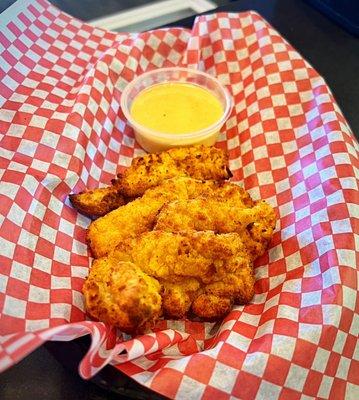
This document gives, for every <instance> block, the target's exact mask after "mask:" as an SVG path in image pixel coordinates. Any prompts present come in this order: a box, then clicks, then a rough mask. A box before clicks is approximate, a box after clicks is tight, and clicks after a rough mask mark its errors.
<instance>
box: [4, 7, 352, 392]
mask: <svg viewBox="0 0 359 400" xmlns="http://www.w3.org/2000/svg"><path fill="white" fill-rule="evenodd" d="M9 16H11V22H10V21H9ZM0 53H1V56H0V57H1V61H0V131H1V149H0V152H1V153H0V163H1V164H0V168H1V170H0V176H1V184H0V196H1V199H0V209H1V230H0V261H1V263H0V311H1V318H0V333H1V334H2V336H1V345H0V346H1V347H0V365H1V368H2V369H5V368H7V367H10V366H11V365H13V364H14V363H16V362H18V361H19V360H21V359H22V358H23V357H24V356H25V355H26V354H28V353H29V352H31V351H32V350H34V349H35V348H36V347H37V346H39V345H40V344H41V343H43V342H44V341H45V340H71V339H73V338H76V337H79V336H82V335H85V334H91V335H92V346H91V348H90V350H89V352H88V353H87V355H86V356H85V357H84V359H83V360H82V363H81V365H80V373H81V375H82V376H83V377H85V378H89V377H91V376H93V375H94V374H96V372H97V371H98V370H100V369H101V368H102V367H103V366H104V365H106V364H107V363H111V364H113V365H116V368H118V369H119V370H121V371H123V372H125V373H126V374H128V375H129V376H131V377H132V378H134V379H135V380H137V381H138V382H140V383H142V384H143V385H145V386H147V387H149V388H151V389H153V390H155V391H157V392H159V393H162V394H163V395H165V396H168V397H170V398H177V399H189V398H191V399H214V398H215V399H235V398H241V399H253V398H255V397H256V398H258V399H262V398H271V399H311V398H331V399H340V398H344V397H346V398H347V399H357V398H359V395H358V391H359V344H358V333H359V317H358V309H359V300H358V297H357V292H358V270H357V265H359V257H358V243H359V242H358V236H357V235H358V233H359V226H358V216H359V208H358V203H359V198H358V180H357V177H356V175H355V173H356V171H357V168H358V164H359V162H358V152H357V151H358V147H357V143H356V142H355V140H354V139H353V136H352V134H351V132H350V129H349V128H348V125H347V123H346V121H345V119H344V117H343V115H342V114H341V111H340V110H339V108H338V106H337V105H336V103H335V100H334V99H333V96H332V94H331V92H330V90H329V89H328V87H327V85H326V83H325V81H324V80H323V78H321V77H320V76H319V75H318V73H317V72H316V71H315V70H314V69H313V68H312V67H311V66H310V65H309V64H308V63H307V62H306V61H305V60H303V58H302V57H301V56H300V54H298V53H297V52H296V51H295V50H294V49H293V48H292V47H291V46H290V45H289V44H288V43H287V42H286V41H285V40H284V39H283V38H282V37H281V36H280V35H279V34H278V33H277V32H276V31H275V30H274V29H273V28H272V27H271V26H270V25H268V23H267V22H266V21H264V20H263V19H262V18H261V17H260V16H259V15H258V14H256V13H254V12H247V13H242V14H226V13H221V14H213V15H208V16H203V17H199V18H197V19H196V21H195V24H194V27H193V29H192V31H190V30H186V29H180V28H178V29H174V28H171V29H162V30H155V31H152V32H146V33H140V34H127V33H119V34H117V33H112V32H106V31H103V30H100V29H97V28H93V27H91V26H89V25H87V24H84V23H82V22H79V21H78V20H75V19H73V18H71V17H69V16H68V15H66V14H64V13H62V12H60V11H59V10H57V9H56V8H54V7H53V6H51V5H50V4H49V3H48V2H46V1H45V0H38V1H35V0H34V1H30V0H21V1H20V2H17V3H16V4H15V5H14V6H12V7H11V8H10V9H8V10H7V11H5V13H3V14H2V15H1V17H0ZM175 65H187V66H190V67H193V68H198V69H201V70H203V71H206V72H208V73H210V74H213V75H216V76H217V77H218V78H219V79H220V80H221V82H222V83H224V84H225V85H226V86H227V88H228V89H229V90H230V91H231V93H232V95H233V97H234V100H235V108H234V110H233V113H232V115H231V116H230V118H229V119H228V121H227V123H226V125H225V127H224V128H223V129H222V133H221V135H220V139H219V141H218V146H219V147H221V148H223V149H226V150H228V152H229V155H230V167H231V170H232V171H233V172H234V181H238V182H239V183H240V184H242V185H243V186H244V187H245V189H247V190H249V192H250V193H251V195H252V196H253V197H254V198H255V199H258V198H264V199H266V200H267V201H268V202H269V203H270V204H272V205H273V206H274V207H275V208H276V210H277V212H278V215H279V221H278V225H277V230H276V233H275V235H274V238H273V241H272V245H271V247H270V249H269V251H268V253H267V254H266V255H264V256H263V257H262V258H261V259H259V260H258V262H257V263H256V268H255V271H256V278H257V282H256V286H255V291H256V294H255V297H254V299H253V301H252V302H251V304H249V305H246V306H241V307H235V308H234V309H233V311H232V312H231V313H230V314H229V315H228V316H227V317H226V318H225V320H224V321H223V322H222V323H220V324H203V323H199V322H190V321H161V322H160V323H159V324H158V326H157V327H156V330H155V332H154V333H152V334H148V335H144V336H140V337H137V338H132V339H131V338H129V337H126V336H124V335H121V333H119V332H117V333H116V332H115V331H114V330H112V329H111V328H110V327H106V326H105V325H104V324H102V323H99V322H92V321H88V320H85V314H84V306H83V299H82V294H81V287H82V284H83V281H84V278H85V277H86V275H87V274H88V268H89V265H90V261H91V260H90V258H89V254H88V250H87V246H86V244H85V231H86V228H87V226H88V225H89V222H90V220H89V219H88V218H86V217H84V216H82V215H80V214H78V213H77V212H76V211H75V210H74V209H72V207H71V206H70V204H69V201H68V194H69V193H71V192H77V191H80V190H82V189H84V188H93V187H97V186H99V185H100V186H101V185H103V184H107V183H109V181H110V179H111V178H112V177H113V176H114V175H115V173H116V171H117V170H121V169H123V168H124V167H126V166H128V165H129V164H130V162H131V159H132V158H133V157H134V156H137V155H140V154H142V153H143V151H142V150H141V148H140V147H139V145H138V144H137V143H136V142H135V140H134V137H133V132H132V130H131V128H130V127H129V126H128V125H127V123H126V121H125V119H124V117H123V115H122V113H121V110H120V96H121V90H122V89H123V87H124V86H125V85H126V83H127V82H129V81H130V80H131V79H133V78H134V77H135V76H136V75H138V74H141V73H142V72H144V71H147V70H150V69H153V68H158V67H164V66H167V67H168V66H175ZM348 84H350V82H348Z"/></svg>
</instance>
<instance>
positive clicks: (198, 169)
mask: <svg viewBox="0 0 359 400" xmlns="http://www.w3.org/2000/svg"><path fill="white" fill-rule="evenodd" d="M184 176H188V177H191V178H195V179H205V180H215V181H219V180H224V179H228V178H230V177H231V176H232V174H231V172H230V170H229V168H228V158H227V155H226V154H225V153H224V152H223V151H222V150H220V149H217V148H215V147H206V146H192V147H182V148H174V149H170V150H167V151H164V152H162V153H157V154H146V155H145V156H143V157H138V158H135V159H133V161H132V164H131V166H130V167H129V168H128V169H126V170H125V172H124V173H123V174H119V175H118V185H119V188H120V191H121V193H122V194H123V195H125V196H127V197H138V196H142V195H143V193H144V192H145V191H146V190H147V189H149V188H151V187H154V186H157V185H159V184H160V183H161V182H163V181H164V180H165V179H169V178H173V177H184Z"/></svg>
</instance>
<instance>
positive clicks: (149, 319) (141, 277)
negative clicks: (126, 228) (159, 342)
mask: <svg viewBox="0 0 359 400" xmlns="http://www.w3.org/2000/svg"><path fill="white" fill-rule="evenodd" d="M160 288H161V286H160V284H159V282H158V281H157V280H156V279H154V278H152V277H150V276H148V275H147V274H145V273H144V272H143V271H142V270H141V268H139V267H138V266H136V265H134V264H132V263H130V262H120V261H118V260H117V259H116V258H114V257H111V256H110V257H104V258H101V259H99V260H95V261H94V262H93V264H92V268H91V270H90V275H89V276H88V278H87V279H86V281H85V284H84V286H83V294H84V297H85V305H86V309H87V312H88V313H89V314H90V315H91V316H92V317H94V318H96V319H98V320H100V321H103V322H106V323H108V324H110V325H113V326H117V327H119V328H120V329H121V330H122V331H124V332H126V333H134V334H138V333H143V332H145V331H147V330H149V329H151V328H152V327H153V326H154V324H155V322H156V321H157V320H158V318H159V317H160V315H161V303H162V300H161V296H160Z"/></svg>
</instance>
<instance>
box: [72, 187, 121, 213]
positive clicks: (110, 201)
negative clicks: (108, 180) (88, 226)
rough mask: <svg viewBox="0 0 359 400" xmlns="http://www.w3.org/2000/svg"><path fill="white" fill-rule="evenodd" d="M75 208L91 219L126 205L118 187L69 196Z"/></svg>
mask: <svg viewBox="0 0 359 400" xmlns="http://www.w3.org/2000/svg"><path fill="white" fill-rule="evenodd" d="M69 198H70V202H71V204H72V205H73V207H74V208H75V209H76V210H77V211H79V212H80V213H82V214H85V215H87V216H90V217H101V216H103V215H105V214H107V213H108V212H110V211H112V210H114V209H116V208H118V207H120V206H123V205H124V204H126V200H125V199H124V197H123V196H122V195H121V194H120V192H119V189H118V188H117V187H116V185H112V186H107V187H104V188H97V189H93V190H87V191H84V192H80V193H77V194H70V195H69Z"/></svg>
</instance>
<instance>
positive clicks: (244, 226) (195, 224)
mask: <svg viewBox="0 0 359 400" xmlns="http://www.w3.org/2000/svg"><path fill="white" fill-rule="evenodd" d="M275 223H276V215H275V212H274V210H273V208H272V207H271V206H270V205H269V204H268V203H266V202H265V201H258V202H255V203H254V205H253V207H245V206H244V204H243V203H240V202H233V201H229V200H227V201H225V200H221V199H220V200H218V199H217V198H207V199H205V198H196V199H187V200H177V201H174V202H171V203H167V204H165V205H164V206H163V207H162V208H161V211H160V213H159V214H158V216H157V218H156V225H155V226H154V229H156V230H162V231H167V232H178V231H187V230H196V231H205V230H211V231H215V232H217V233H230V232H237V233H242V234H243V235H242V240H243V241H254V242H256V243H250V245H249V243H248V245H247V247H248V248H250V249H253V251H254V252H255V253H256V254H257V255H258V256H259V255H261V254H262V253H263V252H264V251H265V249H266V247H267V244H268V242H269V241H270V239H271V237H272V235H273V230H274V228H275ZM248 233H249V236H248ZM253 246H254V247H253Z"/></svg>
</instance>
